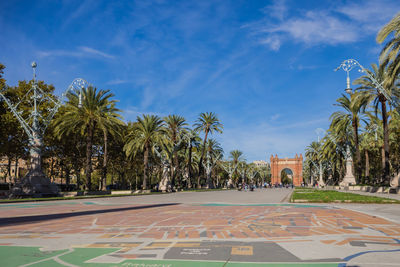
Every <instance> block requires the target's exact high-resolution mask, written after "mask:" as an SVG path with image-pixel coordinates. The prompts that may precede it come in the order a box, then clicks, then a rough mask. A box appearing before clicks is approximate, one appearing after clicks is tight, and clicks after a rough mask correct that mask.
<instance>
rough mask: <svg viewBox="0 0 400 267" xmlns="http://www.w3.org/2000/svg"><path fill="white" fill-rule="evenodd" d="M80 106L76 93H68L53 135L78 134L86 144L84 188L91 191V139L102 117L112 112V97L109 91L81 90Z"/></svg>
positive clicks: (90, 88) (102, 119)
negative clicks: (83, 138)
mask: <svg viewBox="0 0 400 267" xmlns="http://www.w3.org/2000/svg"><path fill="white" fill-rule="evenodd" d="M82 96H83V100H82V105H79V96H78V94H77V93H76V92H68V94H67V97H68V102H67V103H66V108H65V110H64V112H63V113H62V115H61V116H59V117H58V118H57V120H56V121H55V133H56V134H57V136H58V137H59V138H65V137H67V136H68V135H70V134H72V133H80V134H81V135H82V136H84V137H85V142H86V163H85V176H86V187H87V189H88V190H92V179H91V178H92V171H93V168H92V155H93V138H94V134H95V131H96V129H98V127H99V125H102V124H103V123H104V117H107V116H108V115H107V114H106V113H107V112H108V111H109V110H114V108H113V104H112V103H114V101H112V100H110V98H111V97H113V96H114V95H113V94H111V93H110V91H109V90H99V91H97V89H96V88H94V87H91V86H90V87H88V88H86V89H84V90H82Z"/></svg>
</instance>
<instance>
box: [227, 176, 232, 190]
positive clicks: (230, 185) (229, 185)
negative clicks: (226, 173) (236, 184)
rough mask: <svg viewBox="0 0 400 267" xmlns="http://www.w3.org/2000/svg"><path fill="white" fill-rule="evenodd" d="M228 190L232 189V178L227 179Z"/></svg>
mask: <svg viewBox="0 0 400 267" xmlns="http://www.w3.org/2000/svg"><path fill="white" fill-rule="evenodd" d="M226 186H227V187H228V188H233V181H232V178H229V180H228V183H227V185H226Z"/></svg>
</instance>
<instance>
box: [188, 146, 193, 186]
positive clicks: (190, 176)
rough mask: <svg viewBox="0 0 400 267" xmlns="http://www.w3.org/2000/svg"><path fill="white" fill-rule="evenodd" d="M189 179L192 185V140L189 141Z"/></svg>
mask: <svg viewBox="0 0 400 267" xmlns="http://www.w3.org/2000/svg"><path fill="white" fill-rule="evenodd" d="M188 179H189V184H190V186H191V183H192V182H191V181H192V142H191V140H190V141H189V158H188Z"/></svg>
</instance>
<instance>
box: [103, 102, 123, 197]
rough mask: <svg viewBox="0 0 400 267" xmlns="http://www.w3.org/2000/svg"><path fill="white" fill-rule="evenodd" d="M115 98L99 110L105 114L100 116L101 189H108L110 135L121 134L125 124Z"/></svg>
mask: <svg viewBox="0 0 400 267" xmlns="http://www.w3.org/2000/svg"><path fill="white" fill-rule="evenodd" d="M115 103H116V101H115V100H111V101H110V103H109V105H107V106H102V107H99V108H102V110H99V113H101V114H103V116H101V117H100V118H99V122H98V123H99V128H100V129H101V131H102V132H103V141H104V145H103V168H102V174H101V189H102V190H105V189H106V178H107V162H108V136H109V135H112V136H116V135H117V134H120V132H121V130H122V127H123V126H124V125H125V124H124V122H122V121H121V119H122V117H121V115H120V114H118V112H120V110H119V109H117V108H116V107H115Z"/></svg>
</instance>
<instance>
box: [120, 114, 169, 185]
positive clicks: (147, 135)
mask: <svg viewBox="0 0 400 267" xmlns="http://www.w3.org/2000/svg"><path fill="white" fill-rule="evenodd" d="M163 133H164V129H163V121H162V120H161V118H160V117H158V116H156V115H143V116H142V117H139V116H138V117H137V122H136V123H135V124H133V126H132V128H131V129H130V132H129V134H128V135H127V137H126V144H125V146H124V151H125V153H126V155H127V156H128V157H130V158H132V157H134V156H136V154H137V153H138V152H142V151H143V186H142V187H143V190H146V189H147V178H148V177H147V176H148V172H149V154H150V150H151V149H152V147H153V145H155V144H159V143H162V141H161V139H162V138H163Z"/></svg>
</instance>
